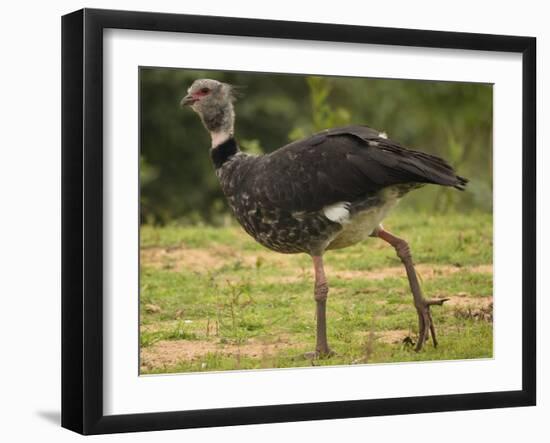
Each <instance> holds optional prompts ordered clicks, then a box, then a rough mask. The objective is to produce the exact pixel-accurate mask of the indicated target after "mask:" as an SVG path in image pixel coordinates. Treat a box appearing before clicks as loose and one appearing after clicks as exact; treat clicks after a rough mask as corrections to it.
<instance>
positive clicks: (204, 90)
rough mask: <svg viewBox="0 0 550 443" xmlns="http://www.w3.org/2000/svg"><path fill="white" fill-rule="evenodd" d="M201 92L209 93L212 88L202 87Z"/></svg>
mask: <svg viewBox="0 0 550 443" xmlns="http://www.w3.org/2000/svg"><path fill="white" fill-rule="evenodd" d="M201 92H202V93H203V94H208V93H209V92H210V89H208V88H202V89H201Z"/></svg>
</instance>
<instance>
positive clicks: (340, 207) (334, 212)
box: [323, 202, 349, 224]
mask: <svg viewBox="0 0 550 443" xmlns="http://www.w3.org/2000/svg"><path fill="white" fill-rule="evenodd" d="M323 214H325V217H326V218H328V219H329V220H330V221H333V222H335V223H340V224H344V223H348V222H349V202H338V203H334V204H333V205H328V206H325V207H324V208H323Z"/></svg>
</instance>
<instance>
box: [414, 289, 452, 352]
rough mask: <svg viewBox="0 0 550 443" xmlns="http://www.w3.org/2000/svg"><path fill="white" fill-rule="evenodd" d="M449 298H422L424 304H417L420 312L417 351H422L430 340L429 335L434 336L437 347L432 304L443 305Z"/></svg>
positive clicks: (433, 339)
mask: <svg viewBox="0 0 550 443" xmlns="http://www.w3.org/2000/svg"><path fill="white" fill-rule="evenodd" d="M447 300H449V299H448V298H440V299H433V300H422V304H421V305H420V306H417V308H416V310H417V313H418V342H417V343H416V347H415V351H417V352H418V351H421V350H422V348H423V347H424V343H426V341H427V340H428V338H429V336H430V335H431V336H432V341H433V344H434V347H437V345H438V342H437V335H436V332H435V325H434V321H433V317H432V313H431V311H430V306H434V305H438V306H441V305H443V303H445V302H446V301H447Z"/></svg>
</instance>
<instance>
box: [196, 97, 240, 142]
mask: <svg viewBox="0 0 550 443" xmlns="http://www.w3.org/2000/svg"><path fill="white" fill-rule="evenodd" d="M199 114H200V116H201V119H202V122H203V124H204V127H205V128H206V129H207V131H208V132H209V133H210V137H211V139H212V149H214V148H215V147H216V146H218V145H221V144H222V143H224V142H225V141H227V140H229V139H230V138H231V137H233V128H234V126H235V111H234V109H233V103H231V102H226V103H223V104H222V105H220V104H218V103H214V104H211V105H208V106H206V107H203V108H202V109H201V111H200V112H199Z"/></svg>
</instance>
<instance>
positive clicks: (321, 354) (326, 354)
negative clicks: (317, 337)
mask: <svg viewBox="0 0 550 443" xmlns="http://www.w3.org/2000/svg"><path fill="white" fill-rule="evenodd" d="M335 355H336V352H334V351H333V350H332V349H330V348H326V349H325V350H319V349H318V350H315V351H312V352H306V353H305V354H304V358H305V359H306V360H322V359H325V358H330V357H333V356H335Z"/></svg>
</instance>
